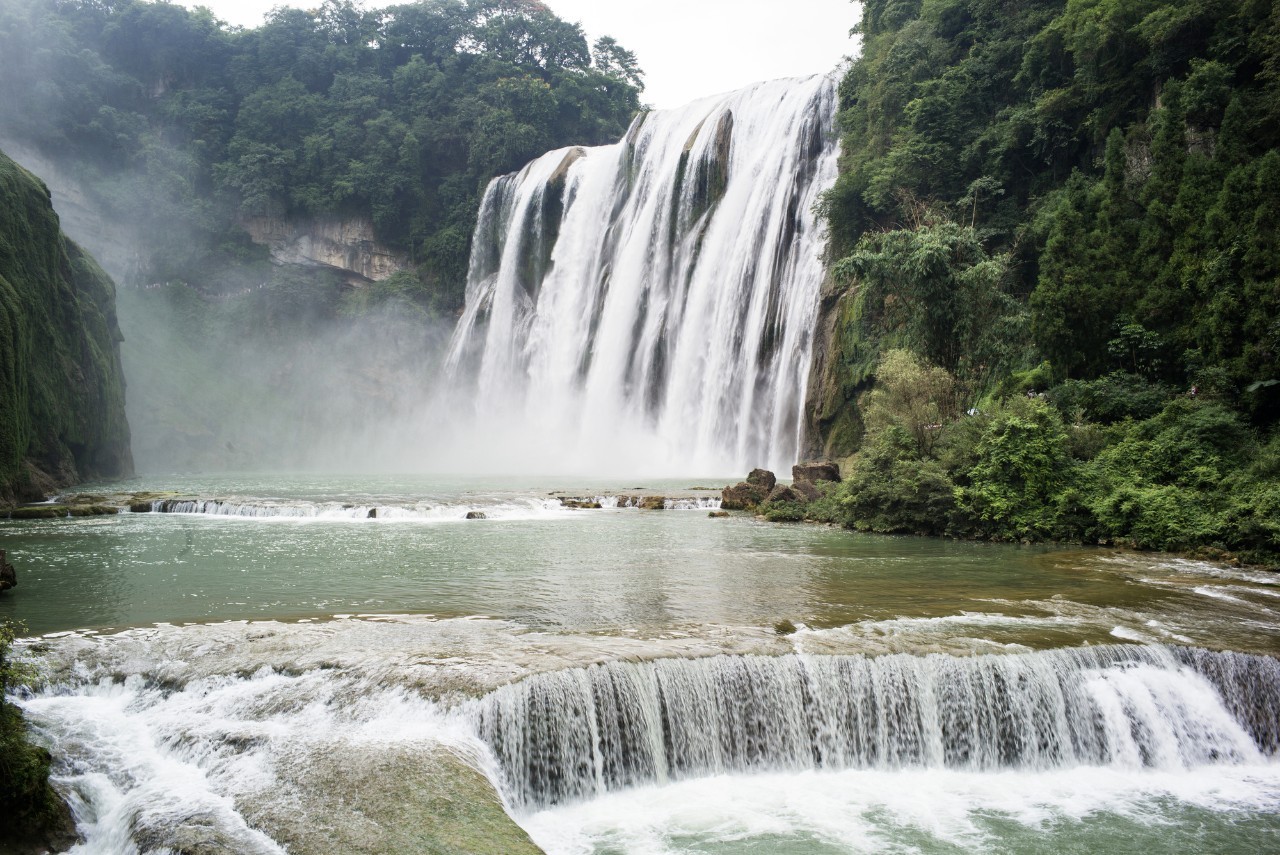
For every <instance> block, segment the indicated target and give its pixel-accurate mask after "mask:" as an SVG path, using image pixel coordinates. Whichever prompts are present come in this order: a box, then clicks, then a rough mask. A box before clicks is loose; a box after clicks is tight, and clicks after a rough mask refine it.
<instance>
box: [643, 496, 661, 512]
mask: <svg viewBox="0 0 1280 855" xmlns="http://www.w3.org/2000/svg"><path fill="white" fill-rule="evenodd" d="M640 507H641V509H642V510H646V511H665V510H666V509H667V497H666V496H645V497H644V501H643V502H641V503H640Z"/></svg>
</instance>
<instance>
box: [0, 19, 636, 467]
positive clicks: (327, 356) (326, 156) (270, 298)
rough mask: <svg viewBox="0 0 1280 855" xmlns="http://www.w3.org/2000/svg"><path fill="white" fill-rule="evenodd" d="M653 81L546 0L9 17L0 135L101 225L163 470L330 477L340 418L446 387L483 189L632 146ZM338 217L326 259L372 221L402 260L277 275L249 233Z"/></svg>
mask: <svg viewBox="0 0 1280 855" xmlns="http://www.w3.org/2000/svg"><path fill="white" fill-rule="evenodd" d="M641 88H642V84H641V74H640V71H639V70H638V68H637V66H636V59H635V56H634V55H633V54H632V53H630V52H629V51H627V50H626V49H625V48H623V47H621V46H620V45H619V44H618V43H617V42H616V41H614V40H613V39H611V38H607V37H606V38H601V39H599V40H597V41H596V43H595V44H594V45H591V46H589V45H588V43H587V40H586V37H585V36H584V34H583V32H582V30H581V29H580V28H579V27H578V26H577V25H574V24H570V23H567V22H565V21H562V20H560V19H559V18H557V17H555V16H554V15H553V14H552V13H551V12H550V11H549V10H548V9H547V7H546V6H544V5H543V4H541V3H539V2H534V0H422V2H416V3H405V4H400V5H392V6H388V7H386V8H379V9H373V8H363V7H361V6H358V5H357V4H355V3H352V2H350V0H327V2H323V3H317V5H316V7H315V8H313V9H310V10H305V11H304V10H301V9H294V8H283V7H282V8H279V9H276V10H274V11H273V12H271V13H270V15H268V16H267V19H266V21H265V23H264V24H263V25H262V26H260V27H256V28H252V29H241V28H235V27H229V26H227V25H225V24H223V23H221V22H219V21H217V20H216V19H215V18H213V17H212V16H211V15H210V13H209V12H208V10H203V9H196V10H195V11H190V10H188V9H186V8H184V7H182V6H178V5H175V4H171V3H168V2H163V0H161V1H160V2H150V0H108V1H107V2H103V0H6V2H5V3H3V4H0V137H2V138H3V140H8V141H9V142H10V143H11V144H12V145H13V146H14V147H21V148H22V149H23V150H24V151H30V152H38V153H39V155H38V157H39V158H42V159H44V160H47V161H48V163H49V166H48V168H49V169H50V172H51V175H50V177H49V180H50V183H54V179H53V176H52V172H54V171H56V172H57V173H58V177H59V178H60V179H61V181H60V182H59V183H61V184H65V185H68V186H69V187H70V188H72V192H70V193H68V194H67V196H66V197H63V198H61V199H60V204H61V203H62V202H70V203H71V204H70V205H69V208H70V207H76V206H78V207H77V213H80V212H81V211H87V212H88V213H89V215H90V216H89V219H91V220H92V221H93V222H92V223H91V224H90V225H89V226H88V229H87V230H90V231H100V232H104V233H105V234H100V235H96V236H95V237H94V240H93V243H94V248H95V250H96V251H97V252H99V253H100V255H101V257H102V258H103V259H104V263H105V264H107V265H108V266H109V268H110V269H111V270H112V272H113V273H114V274H116V275H117V277H118V279H119V282H120V284H121V326H122V327H123V332H124V334H125V337H126V341H125V344H124V362H125V365H126V368H127V372H128V376H129V377H130V390H129V391H130V396H129V416H130V421H131V422H132V425H133V431H134V449H135V453H136V455H137V458H138V460H139V461H140V462H141V464H142V465H144V466H146V467H147V468H150V469H164V470H173V469H181V470H190V469H204V470H207V469H209V468H239V469H244V468H261V467H263V466H272V467H276V466H291V465H308V464H315V463H316V462H317V461H316V460H314V459H307V460H304V459H299V455H300V454H301V453H302V452H304V451H312V452H314V451H316V449H315V448H314V446H315V445H316V443H315V441H314V440H315V437H317V436H319V435H324V434H325V433H326V431H329V429H330V428H331V427H332V428H334V429H343V430H346V432H347V433H346V434H344V435H343V436H341V437H333V438H332V439H333V442H332V445H333V448H331V449H329V450H327V452H326V453H325V456H322V457H321V460H324V461H333V460H339V461H341V460H344V459H345V458H346V454H345V449H346V448H349V447H351V446H352V444H353V443H359V442H361V438H360V437H359V436H357V437H354V438H352V437H351V436H349V435H348V434H350V430H349V428H350V427H351V421H352V419H350V418H346V419H345V420H344V417H345V416H350V414H352V413H360V414H363V416H362V419H361V421H362V422H363V423H365V424H371V423H374V422H376V421H379V420H385V419H389V418H394V417H396V416H397V414H398V407H399V404H398V402H397V401H396V400H395V399H396V397H397V396H396V394H395V391H394V390H395V389H397V388H398V389H400V390H408V391H417V390H420V389H421V387H422V384H423V378H424V377H425V376H428V375H429V373H430V366H429V365H428V364H427V362H428V356H427V354H428V352H429V351H430V350H431V349H432V346H434V345H435V344H436V343H437V340H438V338H439V336H440V330H441V329H442V328H444V327H445V326H447V325H449V326H451V325H452V323H453V321H454V319H455V317H456V315H457V313H458V312H459V311H460V309H461V307H462V304H463V302H464V297H465V284H466V273H467V266H468V261H469V257H470V241H471V233H472V231H473V230H474V225H475V220H476V215H477V211H478V208H479V201H480V196H481V193H482V192H483V190H484V188H485V186H486V185H487V183H488V182H489V181H490V179H491V178H493V177H494V176H495V175H498V174H501V173H505V172H508V171H512V170H515V169H518V168H520V167H521V166H523V165H524V164H525V163H526V162H528V161H529V160H531V159H533V158H535V157H537V156H539V155H541V154H543V153H544V152H546V151H547V150H549V149H554V148H557V147H560V146H568V145H593V144H599V143H605V142H613V141H616V140H617V139H619V138H621V137H622V135H623V134H624V132H625V131H626V128H627V127H628V125H629V123H630V122H631V120H632V119H633V117H634V116H635V114H636V112H637V111H638V110H639V109H640V101H639V93H640V91H641ZM3 140H0V145H3V144H4V141H3ZM41 168H45V167H44V166H42V167H41ZM326 224H328V225H329V226H336V225H338V224H341V225H342V226H343V228H344V229H345V228H346V226H347V225H348V224H359V228H355V227H354V226H352V228H351V229H349V230H348V231H343V232H342V233H343V235H344V237H343V241H345V242H340V243H338V244H335V245H334V247H332V248H326V249H325V250H324V253H323V258H324V259H326V260H328V261H330V262H332V263H334V264H335V265H337V266H338V267H342V266H343V265H344V263H345V264H350V263H351V262H350V261H347V262H343V261H341V260H339V259H342V258H343V257H344V256H346V257H348V258H349V257H351V255H352V254H356V255H359V254H361V253H365V249H364V247H365V246H366V244H368V243H369V241H368V240H367V237H368V233H367V232H368V228H371V229H372V233H373V237H374V238H375V239H376V241H375V242H376V245H377V248H378V251H379V252H380V253H381V252H382V251H384V250H385V251H386V252H388V253H391V254H392V255H394V256H395V263H394V264H392V265H390V267H391V268H406V269H403V270H402V271H401V272H399V273H395V274H394V275H392V276H391V277H390V278H388V279H385V280H384V281H380V282H376V283H370V282H367V281H364V280H362V279H361V278H360V277H359V276H356V275H346V274H345V273H344V271H342V270H328V269H323V268H320V269H317V267H315V266H301V265H279V264H275V263H273V261H272V258H271V255H270V252H269V251H268V248H267V247H266V246H262V245H257V244H255V243H254V242H253V240H252V239H251V236H250V235H251V232H252V233H253V234H254V235H256V236H257V238H258V239H264V236H265V235H268V234H269V235H288V234H291V233H293V232H294V231H295V230H297V231H300V232H303V233H307V234H310V233H311V232H312V231H313V230H314V229H313V227H319V226H324V225H326ZM357 234H358V236H357V237H350V238H349V237H347V235H357ZM86 239H88V238H86ZM355 266H357V267H359V266H360V263H357V264H356V265H355ZM388 325H390V327H391V329H386V327H387V326H388ZM424 326H425V327H426V329H425V331H424ZM415 330H416V332H415ZM397 384H399V385H397ZM329 432H332V431H329Z"/></svg>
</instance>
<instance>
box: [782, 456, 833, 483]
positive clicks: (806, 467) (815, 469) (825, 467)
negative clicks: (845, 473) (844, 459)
mask: <svg viewBox="0 0 1280 855" xmlns="http://www.w3.org/2000/svg"><path fill="white" fill-rule="evenodd" d="M791 480H792V481H812V482H815V483H816V482H818V481H839V480H840V466H839V465H838V464H836V463H832V462H831V461H829V460H822V461H812V462H809V463H797V464H796V465H795V466H792V467H791Z"/></svg>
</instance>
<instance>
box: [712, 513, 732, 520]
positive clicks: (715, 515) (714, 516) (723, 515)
mask: <svg viewBox="0 0 1280 855" xmlns="http://www.w3.org/2000/svg"><path fill="white" fill-rule="evenodd" d="M707 516H709V517H711V519H713V520H722V519H726V518H727V517H728V516H729V512H728V511H708V512H707Z"/></svg>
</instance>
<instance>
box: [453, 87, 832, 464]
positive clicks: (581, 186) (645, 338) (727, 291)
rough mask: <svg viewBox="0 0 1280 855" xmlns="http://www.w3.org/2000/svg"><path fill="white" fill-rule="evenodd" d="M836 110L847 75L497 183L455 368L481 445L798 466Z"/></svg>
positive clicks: (702, 105)
mask: <svg viewBox="0 0 1280 855" xmlns="http://www.w3.org/2000/svg"><path fill="white" fill-rule="evenodd" d="M835 110H836V75H835V74H830V75H824V76H816V77H811V78H804V79H794V80H779V81H772V82H768V83H762V84H758V85H756V86H753V87H750V88H747V89H744V90H741V91H738V92H733V93H730V94H728V95H725V96H722V97H716V98H709V99H704V100H701V101H697V102H695V103H693V104H690V105H688V106H687V107H684V108H682V109H678V110H669V111H658V112H651V113H645V114H641V115H640V116H639V117H637V119H636V120H635V122H634V123H633V124H632V126H631V129H630V130H629V131H628V133H627V135H626V137H625V139H623V140H622V141H621V142H619V143H618V144H616V145H611V146H604V147H599V148H569V149H562V150H559V151H553V152H550V153H548V154H546V155H544V156H543V157H541V158H539V159H538V160H536V161H534V162H533V163H530V164H529V165H528V166H526V167H525V168H524V169H522V170H521V171H519V172H518V173H515V174H512V175H507V176H504V177H501V178H498V179H495V180H494V181H493V182H492V183H491V184H490V186H489V188H488V190H487V192H486V193H485V196H484V201H483V204H482V207H481V211H480V216H479V223H478V225H477V228H476V233H475V236H474V240H473V246H472V256H471V267H470V274H469V279H468V285H467V302H466V309H465V312H464V314H463V317H462V318H461V320H460V322H459V324H458V327H457V329H456V331H455V333H454V336H453V340H452V342H451V345H450V350H449V355H448V361H447V372H448V374H449V376H450V384H449V385H450V386H451V387H452V388H453V389H455V390H463V394H465V395H467V396H468V398H469V400H471V401H474V406H475V418H476V427H475V433H474V434H473V435H472V436H473V438H478V439H482V440H484V443H483V444H484V446H485V447H486V448H487V449H495V448H496V449H503V448H505V449H508V450H509V451H510V452H511V454H512V455H513V457H514V458H515V460H516V462H518V461H519V459H520V458H521V456H522V455H525V454H528V453H529V451H530V450H533V449H536V450H537V455H538V461H537V462H538V464H539V465H540V466H541V467H542V468H543V469H544V471H546V470H549V469H555V470H556V471H565V472H570V471H577V470H582V471H588V472H598V471H602V470H604V469H605V468H607V467H612V469H613V471H618V470H619V469H627V470H628V471H633V472H637V473H641V472H642V473H645V474H679V473H683V474H688V473H694V472H702V473H708V474H710V473H716V474H720V473H735V472H740V471H745V470H746V469H748V468H751V467H752V466H757V465H767V466H771V467H774V468H783V469H785V468H787V467H789V466H790V465H791V464H792V463H794V462H795V460H796V458H797V454H798V452H799V448H800V442H801V436H800V432H801V425H802V423H803V419H802V411H803V407H804V403H805V390H806V381H807V376H808V372H809V363H810V349H811V345H812V338H813V328H814V323H815V317H816V314H817V309H818V299H819V290H820V286H821V282H822V278H823V275H824V266H823V258H822V255H823V249H824V235H823V232H822V228H821V225H820V221H819V218H818V216H817V214H816V213H815V211H814V206H815V204H816V203H817V201H818V199H819V196H820V194H821V193H822V192H823V191H824V190H826V189H827V188H829V187H830V186H831V185H832V183H833V182H834V181H835V176H836V154H837V142H836V133H835V128H834V120H835ZM469 435H470V434H469Z"/></svg>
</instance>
